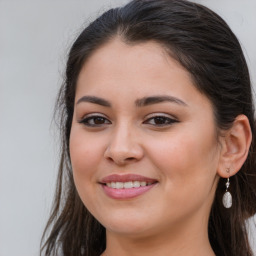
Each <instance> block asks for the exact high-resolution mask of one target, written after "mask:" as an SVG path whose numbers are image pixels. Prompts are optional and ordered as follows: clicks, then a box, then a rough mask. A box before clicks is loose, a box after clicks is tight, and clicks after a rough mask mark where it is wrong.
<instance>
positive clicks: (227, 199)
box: [222, 178, 232, 208]
mask: <svg viewBox="0 0 256 256" xmlns="http://www.w3.org/2000/svg"><path fill="white" fill-rule="evenodd" d="M229 186H230V182H229V178H228V179H227V182H226V192H225V193H224V195H223V198H222V203H223V205H224V207H225V208H230V207H231V206H232V195H231V193H230V192H229V191H228V188H229Z"/></svg>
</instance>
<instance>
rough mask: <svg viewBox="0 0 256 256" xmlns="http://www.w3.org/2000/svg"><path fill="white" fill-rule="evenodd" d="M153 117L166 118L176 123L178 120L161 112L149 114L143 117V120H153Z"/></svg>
mask: <svg viewBox="0 0 256 256" xmlns="http://www.w3.org/2000/svg"><path fill="white" fill-rule="evenodd" d="M153 117H166V118H170V119H173V120H176V121H178V118H177V117H176V116H174V115H171V114H167V113H163V112H155V113H151V114H149V115H147V116H146V117H145V120H146V119H149V118H153Z"/></svg>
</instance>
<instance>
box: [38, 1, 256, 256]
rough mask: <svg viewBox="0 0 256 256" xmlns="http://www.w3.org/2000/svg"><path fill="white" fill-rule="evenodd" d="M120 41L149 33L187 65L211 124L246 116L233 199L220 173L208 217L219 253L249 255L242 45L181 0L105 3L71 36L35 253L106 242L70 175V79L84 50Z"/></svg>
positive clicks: (78, 252)
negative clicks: (229, 202) (50, 191)
mask: <svg viewBox="0 0 256 256" xmlns="http://www.w3.org/2000/svg"><path fill="white" fill-rule="evenodd" d="M117 35H118V36H119V37H120V38H122V40H123V41H124V42H126V43H128V44H129V43H133V44H135V43H139V42H145V41H149V40H154V41H156V42H158V43H159V44H161V45H162V46H163V47H164V48H165V49H166V50H167V52H168V53H169V54H170V55H171V56H172V57H173V58H175V59H176V60H178V61H179V62H180V64H181V65H182V66H183V67H184V68H185V69H186V70H188V72H190V74H191V77H192V79H193V80H194V83H195V85H196V87H197V89H198V90H200V91H201V92H202V93H203V94H205V95H206V96H207V97H208V98H209V100H210V101H211V102H212V104H213V106H214V113H215V120H216V126H217V127H218V128H219V129H228V128H229V127H231V125H232V123H233V121H234V120H235V118H236V117H237V116H238V115H239V114H244V115H246V116H247V117H248V119H249V122H250V126H251V130H252V134H253V142H252V145H251V147H250V152H249V155H248V158H247V160H246V162H245V163H244V165H243V166H242V168H241V170H240V171H239V172H238V173H237V175H235V176H233V177H231V184H232V185H231V187H230V190H231V193H232V195H233V206H232V208H231V209H225V208H224V207H223V206H222V195H223V193H224V190H225V180H224V179H220V181H219V184H218V187H217V190H216V196H215V199H214V202H213V205H212V210H211V213H210V218H209V228H208V231H209V239H210V242H211V246H212V248H213V250H214V252H215V254H216V255H218V256H220V255H221V256H242V255H243V256H252V251H251V249H250V245H249V243H248V238H247V233H246V229H245V220H246V219H247V218H248V217H249V216H251V215H253V214H254V213H255V212H256V162H255V161H256V160H255V125H254V107H253V100H252V92H251V83H250V77H249V72H248V68H247V64H246V61H245V58H244V55H243V52H242V49H241V46H240V44H239V42H238V40H237V38H236V36H235V35H234V34H233V32H232V31H231V30H230V28H229V26H228V25H227V24H226V23H225V21H223V19H222V18H221V17H219V16H218V15H217V14H216V13H214V12H213V11H211V10H209V9H208V8H206V7H204V6H202V5H199V4H195V3H192V2H189V1H186V0H158V1H155V0H133V1H131V2H130V3H128V4H127V5H125V6H124V7H121V8H115V9H111V10H109V11H107V12H105V13H104V14H103V15H101V16H100V17H99V18H98V19H96V20H95V21H94V22H92V23H91V24H90V25H89V26H88V27H86V28H85V29H84V30H83V32H82V33H81V34H80V35H79V36H78V38H77V39H76V41H75V42H74V44H73V46H72V48H71V50H70V53H69V56H68V61H67V67H66V78H65V82H64V84H63V86H62V87H61V89H60V94H59V98H58V101H57V109H58V110H59V114H60V130H61V135H62V150H61V160H60V166H59V175H58V181H57V188H56V194H55V200H54V205H53V209H52V213H51V216H50V218H49V221H48V223H47V226H46V229H45V232H44V235H43V240H42V248H41V255H46V256H54V255H58V254H61V255H64V256H70V255H73V256H82V255H87V256H93V255H96V256H98V255H100V254H101V253H102V252H103V251H104V250H105V246H106V237H105V228H104V227H103V226H102V225H101V224H100V223H99V222H98V221H97V220H96V219H95V218H94V217H93V216H92V215H91V214H90V212H89V211H88V210H87V209H86V207H85V206H84V205H83V203H82V201H81V200H80V198H79V196H78V194H77V191H76V188H75V185H74V181H73V175H72V167H71V163H70V154H69V137H70V129H71V122H72V117H73V110H74V97H75V90H76V81H77V77H78V75H79V72H80V70H81V68H82V66H83V64H84V63H85V62H86V60H87V58H88V57H89V56H90V55H91V54H93V52H94V51H95V50H96V49H97V48H99V47H100V46H102V45H103V44H104V43H106V42H107V41H109V40H111V39H112V38H114V37H116V36H117Z"/></svg>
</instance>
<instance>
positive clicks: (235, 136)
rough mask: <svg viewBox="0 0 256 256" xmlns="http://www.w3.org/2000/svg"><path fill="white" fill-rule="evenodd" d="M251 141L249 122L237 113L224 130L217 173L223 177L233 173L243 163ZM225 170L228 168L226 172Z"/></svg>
mask: <svg viewBox="0 0 256 256" xmlns="http://www.w3.org/2000/svg"><path fill="white" fill-rule="evenodd" d="M251 141H252V132H251V128H250V123H249V120H248V118H247V117H246V116H245V115H239V116H237V117H236V119H235V121H234V122H233V125H232V127H231V128H230V129H229V130H227V131H225V137H224V138H223V141H222V142H223V143H222V149H221V155H220V162H219V168H218V174H219V175H220V176H221V177H223V178H228V177H229V176H233V175H235V174H236V173H237V172H238V171H239V170H240V169H241V167H242V165H243V164H244V162H245V160H246V158H247V155H248V152H249V148H250V145H251ZM226 170H230V171H229V172H227V171H226Z"/></svg>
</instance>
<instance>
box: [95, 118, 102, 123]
mask: <svg viewBox="0 0 256 256" xmlns="http://www.w3.org/2000/svg"><path fill="white" fill-rule="evenodd" d="M94 123H95V124H103V123H104V119H103V118H102V117H95V118H94Z"/></svg>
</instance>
